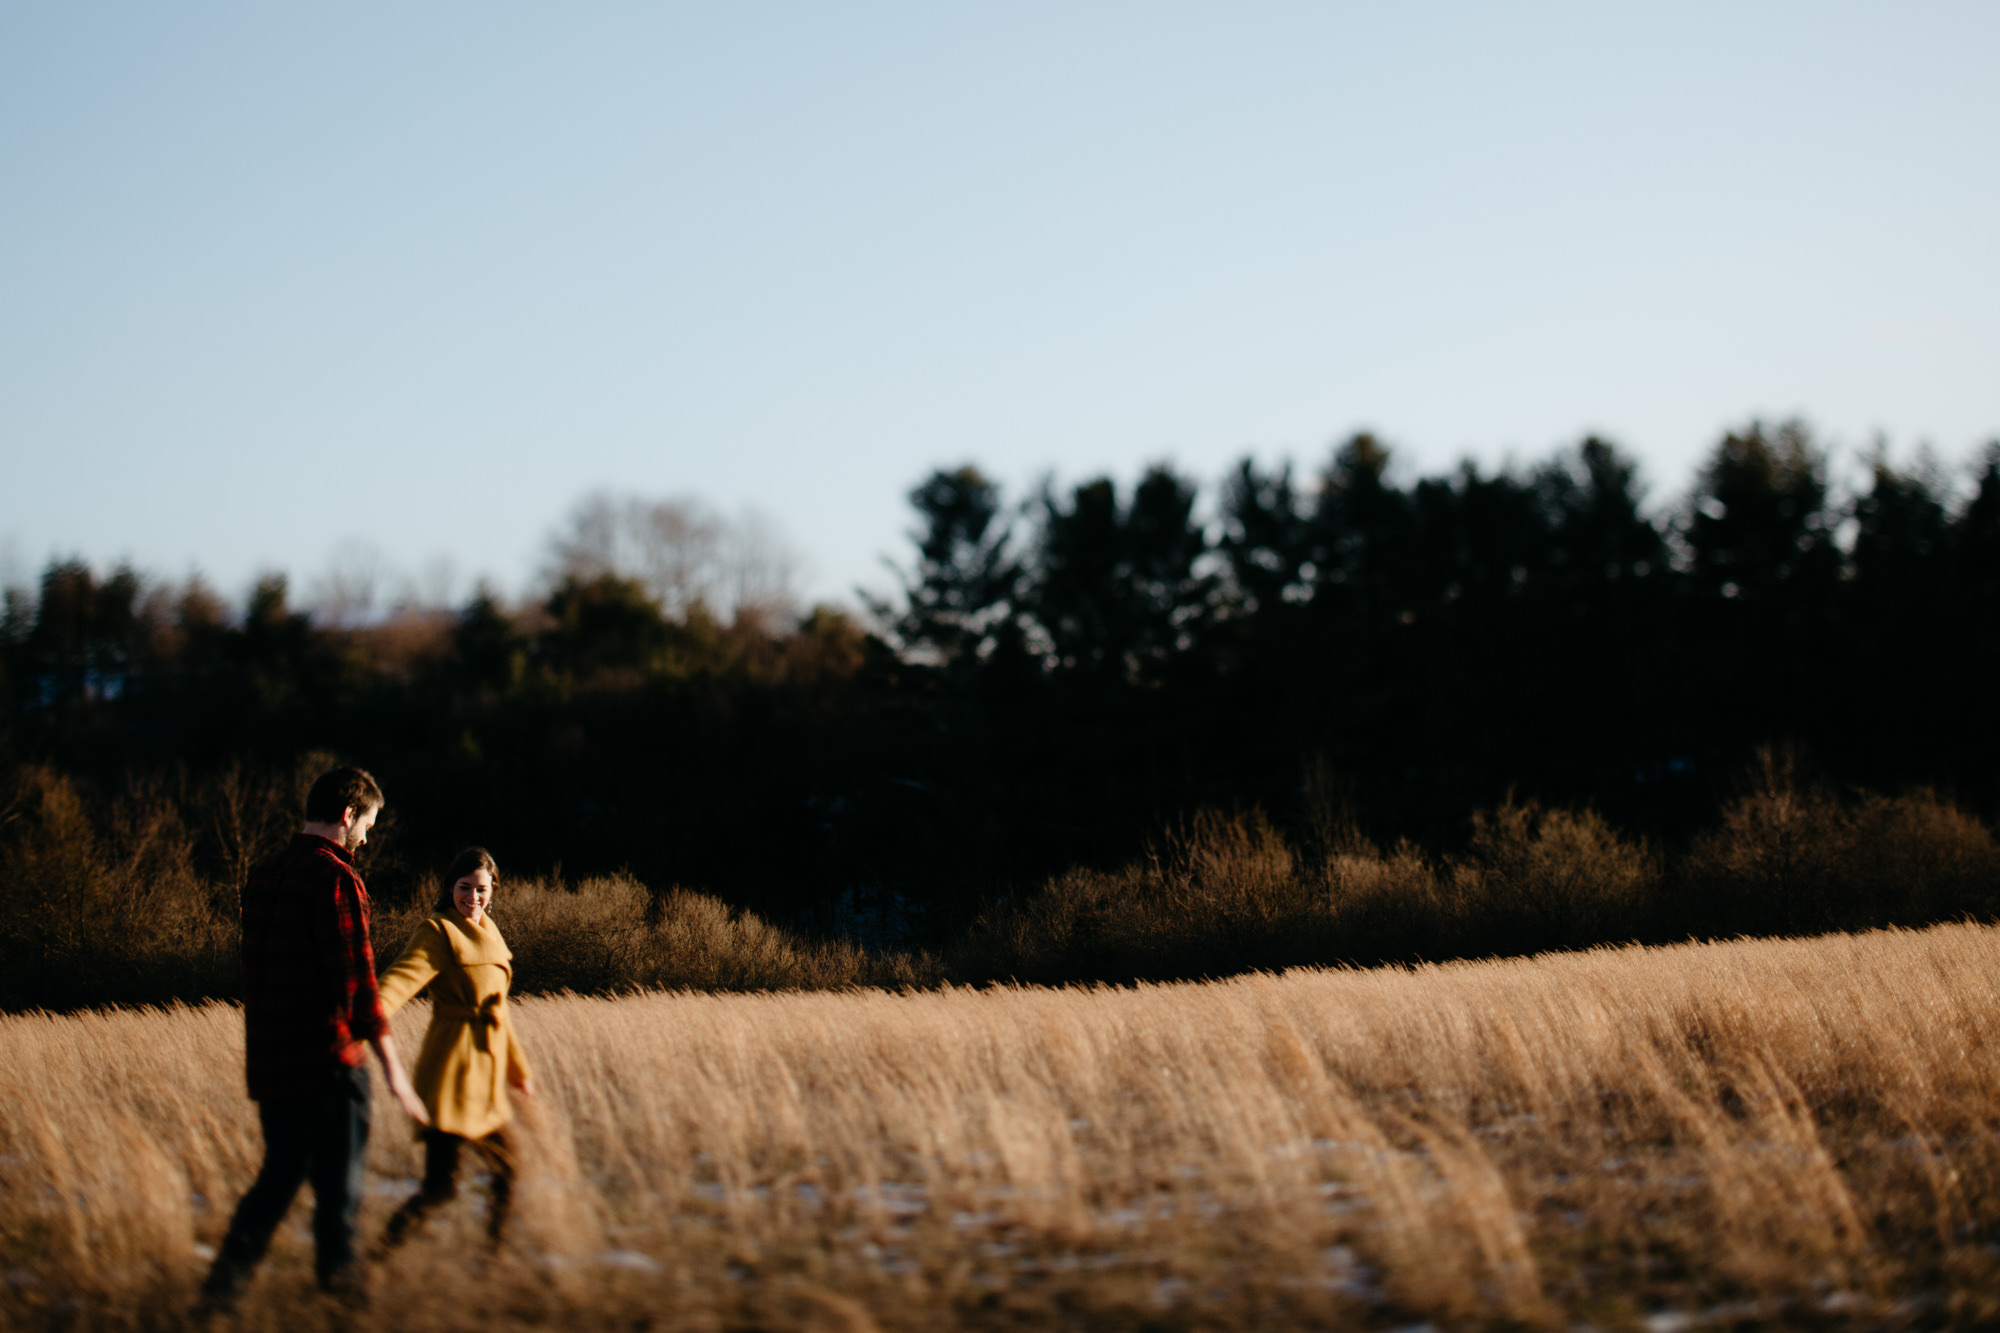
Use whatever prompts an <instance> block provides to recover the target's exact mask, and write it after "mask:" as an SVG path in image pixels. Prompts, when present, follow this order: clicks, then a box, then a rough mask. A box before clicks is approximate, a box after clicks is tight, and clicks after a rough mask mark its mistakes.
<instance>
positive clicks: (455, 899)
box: [451, 870, 493, 926]
mask: <svg viewBox="0 0 2000 1333" xmlns="http://www.w3.org/2000/svg"><path fill="white" fill-rule="evenodd" d="M492 901H493V872H492V871H490V870H475V871H473V872H472V873H471V874H470V875H465V876H463V877H461V878H460V879H459V880H458V881H457V882H456V883H455V884H453V885H452V886H451V902H452V906H454V907H456V908H457V909H458V914H459V915H460V916H462V917H464V918H465V919H466V920H467V921H470V922H471V923H472V924H473V925H475V926H476V925H478V924H479V921H480V918H481V917H484V916H485V915H486V908H487V906H488V904H490V903H491V902H492Z"/></svg>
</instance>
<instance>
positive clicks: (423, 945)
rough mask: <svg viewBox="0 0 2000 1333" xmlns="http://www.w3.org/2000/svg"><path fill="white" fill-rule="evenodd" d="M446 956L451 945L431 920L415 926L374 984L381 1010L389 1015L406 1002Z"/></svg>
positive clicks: (426, 982) (440, 966)
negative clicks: (400, 950) (380, 994)
mask: <svg viewBox="0 0 2000 1333" xmlns="http://www.w3.org/2000/svg"><path fill="white" fill-rule="evenodd" d="M450 956H451V946H450V945H449V944H447V943H445V940H444V936H443V934H442V933H440V932H439V930H438V927H437V923H436V922H435V921H426V922H424V924H422V925H421V926H418V927H417V930H416V933H415V934H414V935H412V936H410V942H409V943H408V944H406V945H404V946H403V952H402V953H401V954H400V955H398V956H397V958H396V961H395V962H393V963H391V964H390V965H389V970H388V971H387V972H384V973H383V974H382V978H381V980H380V981H379V982H377V983H376V984H377V988H378V989H379V990H380V991H381V993H382V1012H383V1013H385V1014H393V1013H395V1012H396V1011H397V1010H398V1009H401V1008H402V1007H403V1006H404V1005H405V1004H408V1003H409V1002H410V1000H411V999H412V998H413V997H414V996H415V995H416V993H417V992H418V991H420V990H422V989H423V988H424V987H425V986H427V985H429V984H430V981H431V978H432V977H435V976H436V975H437V974H438V972H439V971H440V970H441V969H442V968H443V966H444V960H445V959H447V958H449V957H450Z"/></svg>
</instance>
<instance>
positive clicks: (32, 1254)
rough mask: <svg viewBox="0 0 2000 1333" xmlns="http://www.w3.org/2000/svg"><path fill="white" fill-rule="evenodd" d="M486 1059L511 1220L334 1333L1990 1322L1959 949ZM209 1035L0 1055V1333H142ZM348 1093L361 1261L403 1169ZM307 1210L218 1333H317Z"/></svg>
mask: <svg viewBox="0 0 2000 1333" xmlns="http://www.w3.org/2000/svg"><path fill="white" fill-rule="evenodd" d="M423 1022H424V1014H423V1012H422V1009H421V1007H417V1008H415V1009H413V1010H411V1011H409V1012H406V1013H405V1014H404V1015H401V1016H399V1018H398V1033H399V1039H400V1040H401V1041H402V1042H404V1043H405V1044H406V1045H407V1046H410V1047H414V1044H415V1042H416V1040H417V1037H418V1035H419V1031H420V1028H421V1025H422V1023H423ZM518 1022H519V1027H520V1030H521V1032H522V1034H523V1039H524V1040H525V1041H527V1042H529V1043H531V1044H532V1049H533V1054H534V1056H535V1058H536V1060H537V1062H538V1064H539V1072H540V1077H541V1081H542V1084H543V1087H544V1091H543V1094H542V1097H541V1098H540V1100H539V1101H538V1103H537V1104H536V1105H535V1106H534V1107H533V1109H532V1112H530V1113H528V1114H526V1115H525V1116H524V1120H523V1124H522V1131H523V1134H524V1137H525V1139H526V1142H527V1145H528V1147H527V1157H528V1161H529V1166H528V1169H527V1172H526V1176H525V1178H524V1181H523V1186H522V1190H521V1196H520V1197H521V1205H520V1211H519V1214H518V1226H517V1228H516V1230H515V1232H514V1234H513V1236H512V1238H511V1239H510V1241H509V1243H508V1245H507V1247H506V1248H505V1249H504V1250H503V1251H502V1252H501V1253H500V1254H499V1255H498V1256H497V1257H493V1258H490V1259H489V1258H487V1257H486V1256H485V1255H484V1254H483V1253H482V1251H481V1249H480V1247H479V1245H478V1244H477V1239H478V1235H479V1231H478V1227H477V1217H476V1213H477V1203H478V1199H477V1197H476V1191H475V1192H474V1194H475V1197H474V1198H472V1199H471V1200H470V1201H469V1202H468V1203H467V1204H465V1205H462V1206H461V1207H460V1208H459V1209H458V1210H457V1211H456V1212H455V1213H447V1214H446V1215H445V1216H444V1217H443V1219H442V1220H441V1222H440V1225H439V1226H437V1227H436V1228H435V1229H434V1230H432V1231H431V1232H428V1233H426V1234H425V1236H424V1237H423V1238H421V1239H420V1240H419V1241H417V1242H416V1243H413V1244H412V1245H410V1246H408V1247H407V1248H405V1249H404V1250H403V1251H400V1252H399V1253H398V1254H397V1255H396V1256H395V1257H394V1259H393V1260H392V1261H390V1262H389V1263H388V1264H387V1265H386V1266H385V1267H384V1268H382V1269H381V1270H380V1271H379V1272H378V1274H377V1279H378V1280H377V1284H376V1307H375V1310H374V1313H373V1315H372V1317H371V1322H372V1323H373V1324H374V1325H375V1326H378V1327H381V1328H386V1329H404V1328H407V1329H461V1328H480V1329H485V1328H512V1327H535V1326H545V1325H551V1324H555V1325H561V1326H565V1327H569V1326H575V1327H604V1328H610V1327H621V1328H626V1327H629V1328H695V1329H725V1328H734V1329H750V1328H762V1329H781V1328H796V1329H846V1330H862V1329H870V1328H882V1329H920V1328H937V1327H958V1328H976V1329H986V1328H993V1329H998V1328H1018V1327H1024V1326H1025V1327H1038V1328H1040V1327H1048V1328H1093V1329H1094V1328H1113V1329H1135V1330H1136V1329H1141V1328H1147V1329H1171V1328H1204V1329H1206V1328H1276V1327H1285V1328H1290V1327H1300V1328H1307V1327H1321V1328H1331V1327H1346V1326H1356V1325H1358V1326H1371V1325H1392V1324H1398V1323H1409V1322H1413V1321H1418V1320H1429V1321H1432V1322H1433V1323H1436V1324H1438V1325H1442V1326H1485V1325H1510V1326H1527V1327H1547V1328H1556V1327H1565V1326H1573V1325H1576V1324H1578V1323H1587V1324H1590V1325H1594V1326H1598V1327H1605V1328H1612V1327H1634V1326H1649V1327H1651V1328H1653V1329H1655V1330H1660V1329H1668V1328H1681V1327H1692V1326H1695V1325H1696V1324H1699V1323H1701V1322H1703V1321H1707V1322H1711V1323H1714V1324H1717V1325H1723V1324H1741V1323H1745V1322H1750V1321H1757V1322H1764V1323H1788V1322H1789V1323H1797V1324H1802V1325H1811V1326H1815V1327H1826V1326H1833V1325H1846V1324H1851V1325H1855V1326H1870V1327H1874V1326H1884V1325H1891V1326H1893V1325H1903V1324H1922V1325H1926V1326H1942V1325H1960V1326H1972V1325H1977V1324H1981V1323H1990V1322H1992V1321H1994V1320H1995V1319H2000V1257H1996V1254H2000V1251H1996V1248H1995V1247H1994V1246H1993V1244H1992V1243H1991V1242H1992V1238H1993V1235H1994V1228H1995V1227H1996V1225H2000V1135H1996V1129H2000V930H1995V929H1991V928H1986V927H1979V926H1973V925H1947V926H1940V927H1936V928H1933V929H1929V930H1925V931H1921V932H1910V931H1894V930H1892V931H1880V932H1873V933H1868V934H1862V935H1827V936H1822V937H1819V938H1816V939H1811V940H1787V941H1740V942H1735V943H1724V944H1709V945H1677V946H1672V947H1665V948H1624V949H1599V950H1593V951H1590V952H1587V953H1571V954H1559V955H1545V956H1540V957H1533V958H1524V959H1515V960H1508V961H1499V962H1479V963H1456V964H1448V965H1443V966H1423V967H1418V968H1414V969H1382V970H1375V971H1357V970H1335V971H1298V972H1291V973H1286V974H1283V975H1252V976H1245V977H1240V978H1237V979H1234V980H1230V981H1224V982H1211V983H1201V984H1172V985H1161V986H1140V987H1136V988H1094V989H1078V988H1068V989H1035V988H1021V987H996V988H991V989H983V990H965V989H950V988H946V989H942V990H937V991H929V992H902V993H891V992H886V991H850V992H844V993H784V994H761V995H716V994H695V993H687V992H681V993H666V994H647V995H639V996H630V997H626V998H617V999H610V998H579V997H573V996H558V997H552V998H545V999H527V1000H524V1001H522V1002H521V1003H520V1006H519V1015H518ZM240 1041H241V1020H240V1017H239V1016H238V1014H237V1012H236V1011H235V1010H234V1009H232V1008H230V1007H228V1006H225V1005H219V1004H210V1005H205V1006H202V1007H197V1008H181V1007H177V1008H173V1009H169V1010H165V1011H158V1010H153V1011H119V1012H96V1013H79V1014H74V1015H68V1016H50V1015H45V1014H27V1015H13V1016H7V1017H0V1069H5V1070H6V1071H7V1072H6V1078H5V1081H4V1083H0V1323H4V1324H6V1325H8V1326H10V1327H19V1328H73V1327H101V1328H164V1327H172V1326H174V1325H175V1324H176V1323H177V1322H178V1321H179V1320H180V1319H181V1318H182V1317H183V1315H184V1312H185V1311H186V1310H187V1309H188V1307H189V1305H190V1303H191V1301H192V1298H193V1294H194V1284H195V1283H196V1281H197V1280H198V1277H199V1275H200V1272H201V1270H202V1266H203V1265H202V1260H201V1258H200V1257H199V1250H198V1247H200V1246H203V1245H213V1244H214V1243H215V1241H216V1240H217V1238H218V1237H219V1235H220V1233H221V1231H222V1229H223V1227H224V1225H225V1223H226V1221H227V1212H228V1209H229V1207H230V1206H231V1205H232V1204H233V1202H234V1200H235V1198H236V1196H237V1194H238V1193H239V1191H240V1190H241V1189H242V1188H243V1187H244V1186H245V1185H246V1184H247V1183H248V1180H249V1177H250V1175H251V1173H252V1172H253V1171H254V1169H255V1165H256V1161H257V1156H258V1140H257V1132H256V1127H255V1120H254V1117H253V1115H252V1108H251V1106H250V1104H249V1103H248V1102H246V1101H245V1100H243V1098H242V1096H241V1092H240V1071H239V1059H240ZM377 1097H378V1101H377V1106H376V1116H377V1126H378V1128H377V1132H376V1135H375V1138H374V1140H373V1143H372V1145H371V1149H370V1154H371V1155H370V1163H369V1165H370V1170H371V1177H370V1179H371V1191H370V1196H369V1198H368V1201H367V1204H366V1207H365V1210H364V1214H363V1226H364V1228H369V1229H372V1228H377V1227H379V1226H380V1225H381V1224H382V1222H383V1220H384V1218H385V1216H386V1214H387V1213H388V1211H389V1210H390V1209H391V1208H392V1207H393V1205H394V1204H395V1203H396V1201H397V1200H398V1199H399V1198H400V1197H401V1195H402V1194H403V1193H405V1192H407V1191H408V1190H409V1189H411V1188H413V1187H414V1176H415V1174H416V1172H417V1169H418V1161H417V1155H416V1150H415V1147H414V1145H413V1144H412V1142H411V1140H410V1138H409V1135H408V1133H407V1128H406V1125H405V1124H404V1123H402V1122H400V1121H399V1119H398V1118H397V1116H396V1115H395V1114H394V1112H393V1109H392V1107H391V1105H390V1103H389V1102H388V1100H387V1098H386V1096H384V1095H383V1094H381V1092H380V1090H379V1086H378V1093H377ZM304 1207H305V1205H304V1204H303V1203H302V1204H301V1205H300V1210H299V1211H298V1212H297V1213H295V1214H294V1219H293V1221H292V1222H290V1223H288V1224H287V1226H286V1228H285V1229H283V1230H282V1231H281V1233H280V1237H279V1242H278V1244H277V1246H276V1247H275V1248H274V1251H273V1254H272V1257H271V1259H270V1260H269V1261H268V1262H267V1265H266V1267H265V1269H264V1270H263V1271H262V1272H260V1274H259V1276H258V1278H257V1281H256V1282H255V1283H254V1284H253V1286H252V1288H251V1292H250V1294H249V1297H248V1298H247V1301H246V1304H245V1306H244V1307H243V1309H242V1311H241V1312H240V1316H239V1318H240V1324H239V1326H241V1327H245V1328H254V1329H279V1328H282V1329H284V1330H286V1331H287V1333H301V1331H302V1330H307V1329H316V1328H319V1327H323V1326H327V1325H328V1324H329V1322H330V1321H331V1320H333V1319H334V1317H335V1312H334V1311H333V1310H331V1309H330V1308H328V1307H326V1306H324V1305H322V1304H321V1303H320V1302H319V1301H318V1300H317V1298H316V1297H315V1296H314V1294H313V1289H312V1287H311V1283H310V1276H309V1275H310V1263H309V1244H308V1242H307V1240H306V1238H305V1232H304V1229H303V1218H304ZM1648 1319H1650V1320H1651V1321H1652V1322H1651V1324H1650V1325H1647V1324H1646V1323H1645V1321H1647V1320H1648ZM1690 1321H1692V1322H1690Z"/></svg>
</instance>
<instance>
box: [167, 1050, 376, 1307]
mask: <svg viewBox="0 0 2000 1333" xmlns="http://www.w3.org/2000/svg"><path fill="white" fill-rule="evenodd" d="M257 1118H258V1120H260V1121H261V1122H262V1123H263V1126H264V1166H263V1169H261V1170H260V1171H258V1172H257V1180H256V1182H255V1183H254V1184H252V1185H251V1186H250V1192H249V1193H247V1194H245V1195H244V1196H243V1201H242V1202H241V1203H239V1204H237V1205H236V1215H235V1216H234V1217H232V1218H231V1219H230V1220H229V1234H228V1235H226V1236H224V1237H223V1238H222V1247H221V1249H220V1250H219V1251H218V1252H217V1254H216V1256H215V1266H214V1267H213V1268H211V1269H210V1270H209V1274H208V1282H207V1284H206V1285H205V1287H204V1290H205V1291H207V1292H208V1293H209V1295H210V1296H213V1297H225V1298H226V1297H229V1296H232V1295H234V1294H235V1291H236V1289H237V1288H238V1287H240V1286H241V1285H242V1283H243V1280H244V1279H245V1278H246V1277H248V1276H249V1275H250V1270H251V1269H253V1268H255V1267H256V1266H257V1261H258V1260H260V1259H262V1258H263V1257H264V1251H265V1249H266V1248H268V1247H269V1245H270V1244H271V1233H272V1232H274V1231H276V1230H277V1229H278V1223H280V1222H282V1221H284V1220H285V1214H286V1213H287V1212H288V1211H290V1209H291V1206H292V1199H293V1198H294V1197H295V1196H296V1195H297V1194H298V1192H299V1186H300V1185H302V1184H304V1183H305V1182H306V1181H308V1180H310V1181H312V1187H313V1245H314V1257H315V1259H316V1265H315V1267H316V1268H317V1270H318V1274H319V1284H320V1286H322V1287H325V1288H327V1289H329V1290H333V1289H337V1288H340V1287H342V1286H344V1285H348V1284H351V1283H352V1282H353V1280H354V1277H355V1272H354V1215H355V1214H356V1213H357V1212H358V1211H359V1210H360V1208H361V1177H362V1169H363V1166H364V1160H363V1159H364V1158H365V1157H366V1156H367V1148H368V1069H367V1066H365V1065H363V1066H360V1067H358V1068H354V1069H341V1070H339V1071H338V1072H332V1073H329V1074H328V1075H327V1079H326V1086H325V1087H324V1088H323V1089H322V1090H321V1091H319V1092H317V1093H315V1094H313V1095H311V1096H307V1097H297V1098H286V1099H284V1100H282V1101H275V1100H273V1101H262V1102H259V1103H258V1104H257Z"/></svg>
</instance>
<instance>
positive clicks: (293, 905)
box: [202, 768, 429, 1309]
mask: <svg viewBox="0 0 2000 1333" xmlns="http://www.w3.org/2000/svg"><path fill="white" fill-rule="evenodd" d="M381 810H382V789H381V788H380V787H379V786H377V785H376V783H375V779H374V778H373V777H371V776H369V775H368V773H367V772H366V771H364V770H362V769H359V768H336V769H333V770H332V771H330V772H327V773H323V774H321V775H320V777H319V780H318V781H316V782H314V783H313V785H312V791H311V792H309V793H308V794H307V796H306V820H305V827H304V828H303V829H302V830H301V831H300V832H298V833H297V834H295V835H293V837H292V841H291V843H290V845H289V846H287V847H286V848H285V849H284V850H283V851H281V852H279V853H278V854H277V855H276V856H274V857H272V858H271V859H270V860H268V861H265V862H263V863H262V864H261V865H259V866H258V867H257V868H256V869H255V870H253V871H251V872H250V881H249V883H248V884H247V885H245V887H244V890H243V1030H244V1048H245V1057H246V1058H245V1064H246V1066H247V1069H246V1072H247V1074H248V1076H249V1084H250V1096H251V1097H252V1099H254V1100H255V1101H256V1103H257V1118H258V1120H259V1121H260V1122H261V1123H262V1125H263V1130H264V1165H263V1168H262V1169H261V1170H259V1171H258V1173H257V1180H256V1182H255V1183H254V1184H252V1185H251V1186H250V1191H249V1193H247V1194H245V1195H244V1196H243V1201H242V1202H241V1203H239V1204H238V1205H237V1206H236V1215H235V1216H234V1217H233V1218H231V1219H230V1222H229V1232H228V1234H227V1235H226V1236H224V1237H223V1241H222V1246H221V1249H220V1250H219V1251H218V1252H217V1254H216V1257H215V1265H214V1267H213V1268H211V1269H210V1270H209V1274H208V1280H207V1282H206V1283H204V1284H203V1286H202V1295H203V1299H204V1303H205V1305H206V1306H208V1307H209V1308H210V1309H227V1308H228V1307H229V1306H231V1305H233V1304H234V1303H235V1300H236V1297H237V1294H238V1293H239V1292H240V1291H241V1289H242V1286H243V1283H244V1281H245V1280H246V1279H247V1278H248V1277H249V1276H250V1272H251V1270H252V1269H254V1268H255V1267H256V1265H257V1262H258V1260H260V1259H262V1258H263V1257H264V1250H265V1248H266V1247H267V1246H268V1245H269V1244H270V1243H271V1233H272V1232H273V1231H275V1230H276V1229H277V1226H278V1223H279V1222H281V1221H283V1220H284V1216H285V1213H286V1212H287V1211H288V1210H289V1209H290V1208H291V1205H292V1199H293V1197H294V1196H295V1195H296V1194H297V1193H298V1192H299V1186H300V1184H302V1183H303V1182H305V1181H306V1180H308V1179H310V1180H311V1181H312V1187H313V1241H314V1247H315V1254H316V1258H317V1261H318V1262H317V1268H318V1276H319V1284H320V1286H321V1288H322V1289H324V1290H326V1291H329V1292H332V1293H334V1294H335V1295H337V1296H340V1297H341V1298H343V1299H344V1300H346V1301H348V1302H349V1303H351V1304H359V1303H361V1302H363V1301H364V1300H365V1299H366V1290H367V1289H366V1285H365V1283H364V1282H363V1280H362V1275H361V1271H360V1266H359V1264H358V1263H357V1261H356V1259H355V1254H354V1217H355V1213H356V1212H357V1210H358V1209H359V1207H360V1204H361V1178H362V1159H363V1156H364V1153H365V1150H366V1148H367V1146H368V1098H369V1091H370V1089H369V1082H368V1057H367V1055H366V1053H365V1052H364V1051H363V1049H362V1048H363V1045H364V1044H366V1045H367V1046H371V1047H373V1048H374V1050H375V1057H376V1059H378V1060H380V1061H381V1063H382V1076H383V1077H384V1078H385V1079H387V1080H388V1084H389V1092H390V1094H391V1095H392V1096H394V1097H395V1099H396V1100H397V1101H398V1102H399V1103H401V1105H402V1107H403V1109H404V1110H405V1111H407V1112H409V1114H410V1116H411V1117H412V1118H413V1119H415V1120H416V1121H417V1122H418V1123H419V1124H428V1123H429V1117H428V1116H427V1115H426V1114H425V1112H424V1104H423V1103H422V1102H421V1101H419V1100H418V1098H417V1094H416V1090H415V1089H414V1088H413V1087H411V1085H410V1079H409V1076H408V1075H407V1074H405V1073H404V1072H403V1063H402V1061H401V1060H399V1059H398V1058H397V1056H396V1043H395V1041H394V1040H393V1039H392V1038H391V1037H390V1035H389V1024H388V1020H387V1019H386V1018H385V1017H384V1016H383V1013H382V1005H381V1001H380V999H379V998H378V997H377V994H376V989H375V953H374V949H373V948H372V947H371V945H370V943H369V939H368V914H369V907H368V893H367V890H366V889H365V888H363V886H362V883H361V876H360V875H359V874H358V873H356V871H355V868H354V857H353V854H354V852H355V850H356V849H358V848H359V847H361V846H362V845H363V844H364V843H366V842H367V841H368V830H369V829H371V828H373V827H374V825H375V817H376V816H377V815H378V814H380V813H381Z"/></svg>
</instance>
